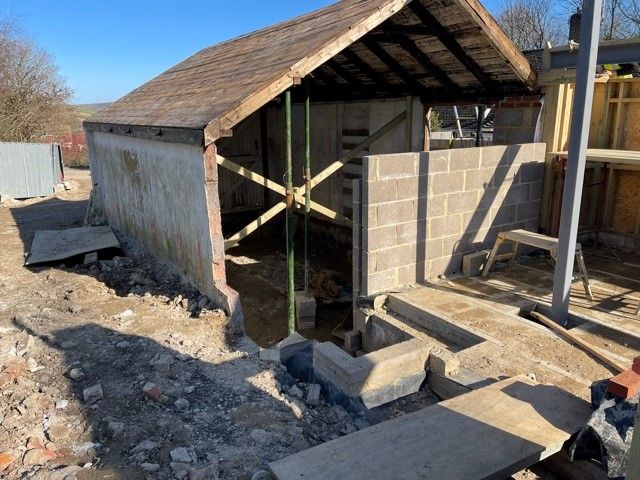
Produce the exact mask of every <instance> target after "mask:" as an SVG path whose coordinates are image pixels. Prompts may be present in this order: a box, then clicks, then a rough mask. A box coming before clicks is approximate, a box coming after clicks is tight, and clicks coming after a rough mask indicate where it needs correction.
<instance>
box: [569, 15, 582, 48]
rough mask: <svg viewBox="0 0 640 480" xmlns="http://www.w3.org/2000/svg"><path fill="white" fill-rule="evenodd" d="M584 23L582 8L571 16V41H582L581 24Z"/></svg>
mask: <svg viewBox="0 0 640 480" xmlns="http://www.w3.org/2000/svg"><path fill="white" fill-rule="evenodd" d="M581 23H582V10H578V11H577V12H576V13H574V14H573V15H571V17H570V18H569V41H573V42H576V43H580V24H581Z"/></svg>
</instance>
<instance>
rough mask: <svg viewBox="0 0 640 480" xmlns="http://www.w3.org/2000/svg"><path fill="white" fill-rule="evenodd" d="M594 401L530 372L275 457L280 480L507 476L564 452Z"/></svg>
mask: <svg viewBox="0 0 640 480" xmlns="http://www.w3.org/2000/svg"><path fill="white" fill-rule="evenodd" d="M590 413H591V408H590V406H589V405H588V403H586V402H584V401H583V400H580V399H578V398H576V397H574V396H572V395H570V394H569V393H567V392H565V391H563V390H561V389H560V388H558V387H554V386H549V385H540V384H537V383H535V382H533V381H532V380H530V379H528V378H526V377H525V376H518V377H514V378H511V379H507V380H503V381H500V382H497V383H494V384H493V385H489V386H487V387H484V388H481V389H478V390H475V391H472V392H470V393H467V394H465V395H461V396H458V397H455V398H453V399H451V400H446V401H444V402H441V403H439V404H436V405H432V406H431V407H427V408H425V409H422V410H420V411H417V412H414V413H410V414H407V415H403V416H401V417H398V418H394V419H393V420H389V421H386V422H383V423H380V424H378V425H375V426H372V427H369V428H366V429H364V430H360V431H358V432H356V433H353V434H351V435H347V436H344V437H341V438H338V439H336V440H332V441H330V442H327V443H324V444H321V445H318V446H316V447H314V448H311V449H309V450H306V451H303V452H300V453H298V454H295V455H292V456H290V457H287V458H284V459H282V460H278V461H276V462H273V463H270V464H269V468H270V469H271V471H272V472H273V474H274V475H275V477H276V478H277V479H278V480H293V479H296V480H299V479H301V478H304V479H305V480H335V479H340V480H369V479H375V478H380V479H382V478H384V479H403V480H418V479H420V480H423V479H425V478H437V479H438V480H460V479H465V480H480V479H500V478H505V477H508V476H509V475H511V474H513V473H516V472H518V471H519V470H522V469H523V468H525V467H527V466H530V465H532V464H534V463H537V462H538V461H540V460H542V459H544V458H547V457H549V456H550V455H552V454H554V453H556V452H558V451H560V449H561V448H562V446H563V444H564V443H565V442H566V441H567V440H569V438H570V437H571V435H572V434H574V433H575V432H577V431H578V430H579V429H580V428H581V427H582V425H583V424H584V423H585V422H586V421H587V419H588V418H589V415H590Z"/></svg>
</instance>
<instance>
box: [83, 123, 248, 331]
mask: <svg viewBox="0 0 640 480" xmlns="http://www.w3.org/2000/svg"><path fill="white" fill-rule="evenodd" d="M87 143H88V148H89V157H90V162H91V176H92V180H93V183H94V184H97V185H99V186H100V189H99V192H100V194H101V202H102V208H103V211H104V215H105V217H106V218H107V220H108V222H109V224H110V225H111V226H112V227H113V228H115V229H116V230H119V231H120V232H123V233H125V234H127V235H130V236H131V237H133V238H135V239H136V240H138V241H139V242H141V243H142V244H143V245H145V246H146V247H147V248H149V250H150V251H151V252H152V253H153V254H154V255H156V256H157V257H158V258H159V259H161V260H163V261H165V262H167V263H168V264H170V265H171V266H173V267H174V269H175V270H176V271H177V272H179V273H180V274H182V276H183V277H184V278H185V279H186V280H188V281H190V282H192V283H193V284H195V285H196V286H197V287H198V288H199V289H200V291H201V292H202V293H204V294H206V295H208V296H209V297H210V298H211V299H213V300H214V301H216V302H218V304H219V305H220V306H222V307H223V308H224V309H225V310H226V311H227V313H228V314H229V315H232V316H234V318H233V319H232V320H234V321H236V320H237V321H238V322H240V321H241V316H242V313H241V310H240V304H239V302H238V297H237V293H236V292H234V291H233V290H231V289H230V288H229V287H228V286H227V285H226V274H225V265H224V246H223V238H222V229H221V226H220V206H219V201H218V186H217V181H218V180H217V165H216V162H215V150H212V149H211V148H210V149H208V150H207V152H206V153H205V152H204V151H203V148H202V147H201V146H196V145H181V144H173V143H167V142H160V141H153V140H143V139H139V138H131V137H126V136H121V135H114V134H110V133H102V132H87ZM213 148H215V147H213ZM239 325H240V324H239V323H238V326H239ZM234 327H235V325H234Z"/></svg>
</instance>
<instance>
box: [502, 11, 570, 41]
mask: <svg viewBox="0 0 640 480" xmlns="http://www.w3.org/2000/svg"><path fill="white" fill-rule="evenodd" d="M557 13H558V12H557V11H556V8H555V3H554V2H553V0H535V1H531V0H504V1H503V3H502V5H501V6H500V8H499V11H498V14H497V20H498V22H499V23H500V25H501V26H502V28H503V29H504V31H505V33H506V34H507V35H508V36H509V37H510V38H511V40H512V41H513V43H514V44H515V45H516V46H517V47H518V48H520V49H521V50H535V49H540V48H544V46H545V45H546V43H547V42H551V43H553V44H559V43H566V41H565V38H566V35H565V34H564V32H565V29H566V25H567V22H565V21H563V20H562V19H561V18H560V17H559V16H558V14H557Z"/></svg>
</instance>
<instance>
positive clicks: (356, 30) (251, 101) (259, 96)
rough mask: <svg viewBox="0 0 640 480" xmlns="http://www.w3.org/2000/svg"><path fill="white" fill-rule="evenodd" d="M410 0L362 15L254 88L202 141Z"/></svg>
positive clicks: (230, 125) (391, 2)
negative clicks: (327, 41) (262, 85)
mask: <svg viewBox="0 0 640 480" xmlns="http://www.w3.org/2000/svg"><path fill="white" fill-rule="evenodd" d="M411 1H412V0H389V2H388V3H387V4H386V5H384V6H382V7H379V8H378V10H377V11H376V12H374V13H373V14H371V15H369V16H367V17H365V18H363V19H362V20H361V21H360V22H358V23H357V24H355V25H354V26H353V27H351V28H350V29H349V31H348V32H346V33H343V34H342V35H340V36H339V37H337V38H336V39H334V40H333V41H331V42H329V43H328V44H327V45H326V46H325V47H323V48H321V49H320V50H318V51H317V52H316V53H314V54H313V55H311V56H309V57H305V58H303V59H302V60H300V61H298V62H297V63H295V64H294V65H292V66H291V67H290V68H289V71H288V72H287V73H285V74H281V75H279V76H277V77H275V78H274V79H273V80H272V81H270V82H269V83H268V84H267V85H266V86H265V87H263V88H261V89H260V90H258V91H256V92H255V93H253V94H252V95H250V96H249V97H247V98H246V99H244V100H243V101H242V102H241V103H240V104H239V105H238V106H237V107H235V108H233V109H232V110H230V111H228V112H226V113H224V114H222V115H221V116H220V117H218V118H216V119H214V120H213V121H211V122H210V123H209V124H208V125H207V126H206V127H205V129H204V139H205V144H206V145H208V144H210V143H213V142H215V141H216V140H218V139H219V138H220V137H222V136H223V135H224V132H226V131H228V130H230V129H231V128H233V127H234V126H235V125H236V124H237V123H238V122H240V121H241V120H242V119H244V118H246V117H248V116H249V115H251V114H252V113H254V112H255V111H257V110H258V109H260V107H262V106H263V105H265V104H266V103H268V102H269V101H270V100H272V99H273V98H274V97H277V96H278V95H280V94H281V93H283V92H284V91H286V90H287V89H289V88H291V87H292V86H293V85H294V84H295V80H296V79H300V78H304V77H306V76H307V75H309V74H310V73H311V72H313V71H314V70H315V69H316V68H318V67H319V66H320V65H322V64H323V63H325V62H326V61H327V60H329V59H330V58H333V57H334V56H336V55H337V54H338V53H340V52H341V51H342V50H344V49H345V48H347V47H348V46H349V45H351V44H352V43H354V42H356V41H357V40H359V39H360V38H362V37H363V36H364V35H366V34H367V33H369V32H370V31H371V30H373V29H374V28H376V27H377V26H379V25H380V24H381V23H383V22H384V21H385V20H387V19H389V18H391V17H392V16H393V15H394V14H395V13H397V12H399V11H400V10H401V9H402V8H403V7H405V6H406V5H408V4H409V3H411Z"/></svg>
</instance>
